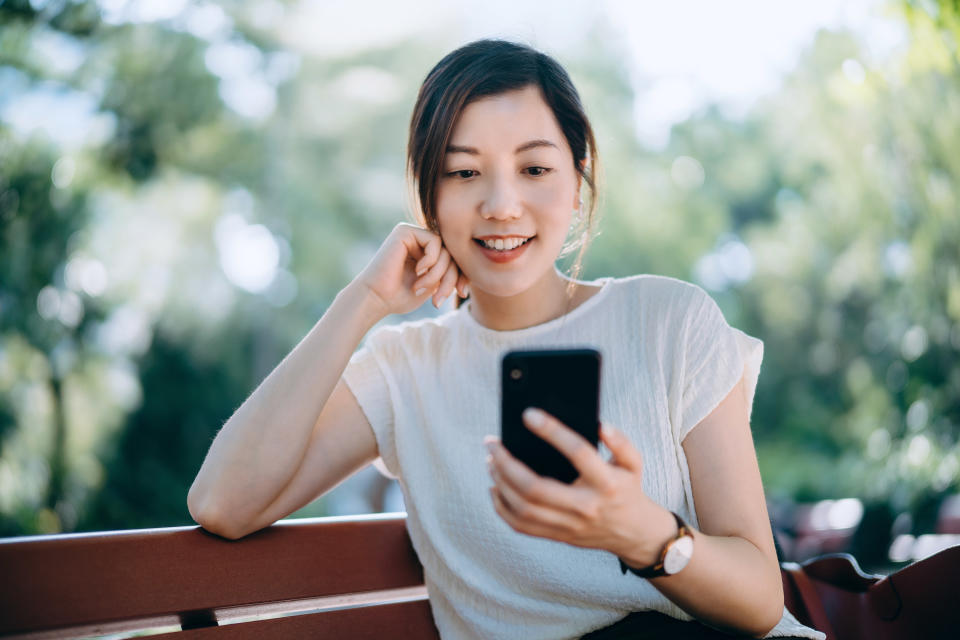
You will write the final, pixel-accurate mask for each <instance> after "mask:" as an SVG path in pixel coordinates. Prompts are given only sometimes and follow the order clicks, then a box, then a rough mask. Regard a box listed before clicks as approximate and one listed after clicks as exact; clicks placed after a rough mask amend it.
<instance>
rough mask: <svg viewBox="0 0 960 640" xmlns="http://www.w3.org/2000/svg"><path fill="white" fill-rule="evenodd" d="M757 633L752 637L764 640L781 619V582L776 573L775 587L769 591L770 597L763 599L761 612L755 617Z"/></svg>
mask: <svg viewBox="0 0 960 640" xmlns="http://www.w3.org/2000/svg"><path fill="white" fill-rule="evenodd" d="M757 618H758V619H757V631H756V633H755V634H754V636H753V637H755V638H765V637H766V636H767V634H768V633H770V631H772V630H773V628H774V627H776V626H777V625H778V624H779V623H780V619H781V618H783V582H781V580H780V574H779V571H778V572H777V582H776V587H775V588H771V589H770V596H769V597H768V598H764V606H763V610H762V611H761V612H760V613H759V615H758V617H757Z"/></svg>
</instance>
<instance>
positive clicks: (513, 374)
mask: <svg viewBox="0 0 960 640" xmlns="http://www.w3.org/2000/svg"><path fill="white" fill-rule="evenodd" d="M522 377H523V371H521V370H520V369H511V370H510V378H511V379H513V380H519V379H520V378H522Z"/></svg>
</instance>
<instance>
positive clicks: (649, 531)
mask: <svg viewBox="0 0 960 640" xmlns="http://www.w3.org/2000/svg"><path fill="white" fill-rule="evenodd" d="M537 414H539V416H541V418H542V420H540V421H537V420H536V419H535V418H536V416H537ZM523 419H524V423H525V424H526V425H527V426H528V427H529V428H530V430H531V431H533V432H534V433H535V434H536V435H538V436H539V437H541V438H543V439H544V440H546V441H547V442H549V443H550V444H551V445H553V446H554V447H556V448H557V449H558V450H559V451H560V452H561V453H562V454H563V455H564V456H565V457H566V458H567V459H568V460H570V462H571V463H572V464H573V466H574V467H575V468H576V469H577V471H579V472H580V476H579V477H578V478H577V480H576V481H575V482H573V484H565V483H563V482H560V481H558V480H555V479H553V478H547V477H543V476H540V475H538V474H536V473H534V472H533V471H532V470H531V469H530V468H529V467H528V466H527V465H525V464H523V463H522V462H520V461H519V460H517V459H516V458H515V457H513V456H512V455H511V454H510V452H509V451H507V449H506V448H505V447H504V446H503V444H502V443H500V442H499V440H498V439H496V438H494V437H492V436H488V438H487V441H486V442H487V448H488V450H489V451H490V457H489V458H488V463H489V466H490V474H491V476H492V478H493V481H494V486H492V487H491V488H490V494H491V496H492V498H493V504H494V508H495V509H496V511H497V513H498V514H500V517H502V518H503V519H504V520H505V521H506V522H507V524H509V525H510V526H511V527H512V528H513V529H514V530H516V531H518V532H520V533H525V534H528V535H532V536H537V537H541V538H550V539H552V540H557V541H560V542H566V543H568V544H572V545H575V546H578V547H588V548H593V549H605V550H607V551H611V552H613V553H615V554H616V555H618V556H620V557H621V558H622V559H623V560H624V561H625V562H627V563H628V564H630V565H632V566H637V567H640V566H647V565H651V564H654V563H655V562H657V561H658V560H659V556H660V551H661V549H662V548H663V545H664V544H665V543H666V542H667V541H668V540H669V539H670V537H671V536H672V535H673V534H674V533H675V532H676V522H675V520H674V519H673V516H671V515H670V512H669V511H667V510H666V509H664V508H663V507H661V506H660V505H658V504H656V503H655V502H653V501H652V500H651V499H650V498H649V497H648V496H647V495H646V494H645V493H644V492H643V457H642V456H641V455H640V452H639V451H637V449H636V448H634V446H633V445H632V444H631V443H630V441H629V440H628V439H627V437H626V436H625V435H624V434H623V433H622V432H621V431H619V430H618V429H615V428H614V427H612V426H610V425H608V424H604V425H603V426H602V428H601V429H600V438H601V440H602V441H603V442H604V444H606V445H607V447H608V448H609V449H610V451H611V452H612V453H613V460H612V461H611V462H609V463H608V462H606V461H605V460H604V459H603V458H602V457H600V453H599V452H598V451H597V449H595V448H594V447H593V446H592V445H591V444H590V443H589V442H588V441H587V440H586V439H585V438H583V436H581V435H580V434H578V433H577V432H575V431H574V430H573V429H571V428H569V427H568V426H566V425H565V424H563V423H562V422H560V421H559V420H557V419H556V418H554V417H553V416H551V415H550V414H548V413H546V412H543V411H539V410H536V409H528V410H527V411H525V412H524V414H523Z"/></svg>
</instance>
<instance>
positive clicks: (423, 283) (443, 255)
mask: <svg viewBox="0 0 960 640" xmlns="http://www.w3.org/2000/svg"><path fill="white" fill-rule="evenodd" d="M424 259H426V258H424ZM448 266H450V253H449V252H448V251H447V250H446V249H441V250H440V255H439V256H437V261H436V263H434V264H433V265H432V266H431V267H430V268H429V270H428V271H427V272H426V273H425V274H423V276H421V277H420V278H418V279H417V280H416V281H415V282H414V283H413V290H414V292H417V291H420V290H421V289H425V290H426V291H429V292H431V293H436V290H437V285H438V284H439V283H440V278H442V277H443V274H444V273H445V272H446V270H447V267H448ZM418 295H419V294H418Z"/></svg>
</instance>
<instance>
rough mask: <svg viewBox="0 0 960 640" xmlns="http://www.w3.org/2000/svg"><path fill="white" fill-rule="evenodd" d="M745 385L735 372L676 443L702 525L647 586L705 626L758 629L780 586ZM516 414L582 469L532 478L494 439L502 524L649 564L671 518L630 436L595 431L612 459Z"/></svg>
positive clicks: (774, 609) (779, 596)
mask: <svg viewBox="0 0 960 640" xmlns="http://www.w3.org/2000/svg"><path fill="white" fill-rule="evenodd" d="M743 389H744V387H743V381H742V380H741V382H739V383H738V384H737V385H736V386H735V387H734V389H733V390H732V391H731V392H730V394H729V395H728V396H727V398H726V399H724V401H723V402H721V403H720V405H719V406H718V407H717V408H716V409H714V411H713V412H712V413H711V414H710V415H709V416H707V417H706V418H704V419H703V420H702V421H701V422H700V423H699V424H698V426H697V427H695V428H694V429H693V430H692V431H691V432H690V434H689V435H688V436H687V438H686V439H685V440H684V441H683V447H684V451H685V452H686V455H687V461H688V463H689V467H690V475H691V481H692V486H693V493H694V501H695V503H696V509H697V515H698V519H699V521H700V527H701V532H695V533H694V551H693V558H692V559H691V561H690V563H689V564H688V565H687V566H686V567H685V568H684V569H683V570H682V571H680V572H679V573H677V574H675V575H673V576H665V577H661V578H654V579H652V580H651V581H650V582H651V584H653V585H654V586H655V587H656V588H657V589H659V590H660V592H661V593H663V594H664V595H665V596H667V597H668V598H670V599H671V600H672V601H673V602H675V603H676V604H677V605H678V606H679V607H681V608H682V609H684V610H685V611H687V612H688V613H689V614H690V615H692V616H694V617H696V618H699V619H701V620H703V621H704V622H707V623H708V624H711V625H713V626H715V627H720V628H725V629H730V630H736V631H738V632H740V633H748V634H751V635H756V636H763V635H764V634H766V633H767V632H768V631H769V630H770V629H772V628H773V627H774V626H776V624H777V622H778V621H779V620H780V618H781V616H782V615H783V588H782V583H781V581H780V569H779V565H778V563H777V558H776V552H775V548H774V545H773V534H772V532H771V529H770V522H769V520H768V519H767V512H766V504H765V502H764V497H763V487H762V485H761V483H760V473H759V470H758V467H757V460H756V454H755V453H754V450H753V442H752V439H751V436H750V425H749V422H748V418H747V404H746V398H745V395H744V391H743ZM537 414H540V415H541V420H540V421H537V420H535V417H536V415H537ZM524 421H525V423H526V424H527V426H529V427H530V429H531V430H533V431H534V432H535V433H537V435H539V436H540V437H542V438H543V439H544V440H546V441H547V442H549V443H550V444H552V445H553V446H555V447H556V448H557V449H559V450H560V451H561V452H562V453H563V454H564V455H565V456H566V457H567V458H568V459H569V460H570V461H571V462H572V463H573V465H574V466H575V467H576V468H577V470H578V471H579V472H580V477H579V478H578V479H577V480H576V482H574V483H573V484H572V485H566V484H563V483H561V482H558V481H556V480H554V479H552V478H544V477H542V476H539V475H537V474H535V473H534V472H533V471H531V470H530V469H529V468H528V467H527V466H526V465H524V464H523V463H522V462H520V461H519V460H517V459H516V458H514V457H513V456H512V455H510V453H509V452H508V451H507V450H506V448H504V447H503V445H502V444H500V443H499V442H498V441H497V440H496V439H495V438H492V437H491V440H490V441H489V443H488V447H489V448H490V452H491V459H490V470H491V475H492V476H493V480H494V486H493V487H491V490H490V491H491V497H492V499H493V502H494V508H495V509H496V511H497V513H498V514H500V516H501V517H502V518H503V519H504V520H505V521H506V522H507V524H509V525H510V526H511V527H513V529H515V530H516V531H519V532H521V533H526V534H528V535H533V536H539V537H543V538H550V539H553V540H558V541H561V542H566V543H568V544H572V545H575V546H579V547H586V548H592V549H605V550H607V551H611V552H612V553H614V554H616V555H618V556H620V558H621V559H623V561H624V562H626V563H627V564H629V565H630V566H633V567H635V568H641V567H648V566H651V565H653V564H655V563H656V562H657V561H658V560H659V557H660V552H661V550H662V549H663V547H664V545H665V544H666V543H667V541H669V540H670V539H672V538H673V537H674V536H675V535H676V532H677V525H676V522H675V520H674V519H673V516H671V515H670V512H669V511H667V510H666V509H664V508H663V507H662V506H660V505H658V504H656V503H655V502H653V501H652V500H651V499H650V498H649V497H648V496H647V495H646V494H645V493H644V491H643V459H642V456H641V454H640V452H639V451H638V450H637V449H636V448H635V447H634V446H633V445H632V444H631V443H630V441H629V439H628V438H627V437H626V436H625V435H624V434H623V433H621V432H620V431H618V430H616V429H613V428H611V427H610V425H607V424H604V425H603V428H602V429H601V438H602V439H603V442H604V444H606V445H607V447H609V449H610V451H611V452H612V453H613V456H614V457H613V460H612V461H611V463H608V462H606V461H605V460H604V459H603V458H601V457H600V455H599V453H598V452H597V450H596V449H595V448H594V447H593V446H592V445H591V444H590V443H589V442H587V441H586V439H584V438H583V437H582V436H581V435H579V434H578V433H576V432H575V431H573V430H572V429H570V428H569V427H567V426H566V425H564V424H563V423H561V422H560V421H558V420H556V419H555V418H553V417H551V416H548V415H546V414H543V413H542V412H532V411H530V410H528V411H527V412H524ZM538 422H539V424H538ZM622 579H623V580H640V579H641V578H639V577H636V576H632V575H624V576H622Z"/></svg>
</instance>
